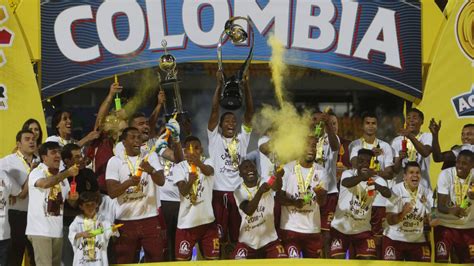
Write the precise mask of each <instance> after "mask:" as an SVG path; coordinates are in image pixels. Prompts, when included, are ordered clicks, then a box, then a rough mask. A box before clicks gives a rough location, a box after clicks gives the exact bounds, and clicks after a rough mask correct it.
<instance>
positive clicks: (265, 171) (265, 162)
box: [257, 136, 275, 182]
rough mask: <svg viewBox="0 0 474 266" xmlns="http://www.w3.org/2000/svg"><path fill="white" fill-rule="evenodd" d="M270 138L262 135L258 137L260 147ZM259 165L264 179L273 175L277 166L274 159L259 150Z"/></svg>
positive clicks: (259, 171) (259, 170) (260, 173)
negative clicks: (273, 161)
mask: <svg viewBox="0 0 474 266" xmlns="http://www.w3.org/2000/svg"><path fill="white" fill-rule="evenodd" d="M269 140H270V138H269V137H267V136H262V137H261V138H259V139H258V147H259V148H260V146H261V145H263V144H265V143H267V142H268V141H269ZM258 158H259V165H258V168H257V169H258V173H259V175H260V176H261V178H262V180H263V181H265V182H266V181H267V180H268V179H269V178H270V177H271V176H272V175H273V170H274V169H273V168H274V167H275V166H274V164H273V163H272V161H271V160H270V159H269V158H268V157H267V156H266V155H265V154H263V153H262V152H261V151H258Z"/></svg>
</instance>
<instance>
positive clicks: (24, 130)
mask: <svg viewBox="0 0 474 266" xmlns="http://www.w3.org/2000/svg"><path fill="white" fill-rule="evenodd" d="M23 134H33V135H35V133H33V132H32V131H31V130H29V129H22V130H20V131H18V133H16V142H21V137H22V136H23Z"/></svg>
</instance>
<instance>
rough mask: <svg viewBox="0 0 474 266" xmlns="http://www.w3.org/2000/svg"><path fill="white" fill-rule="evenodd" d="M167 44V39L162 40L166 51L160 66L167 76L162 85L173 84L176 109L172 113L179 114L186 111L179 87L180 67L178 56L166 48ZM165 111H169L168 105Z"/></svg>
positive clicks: (161, 58)
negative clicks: (178, 65)
mask: <svg viewBox="0 0 474 266" xmlns="http://www.w3.org/2000/svg"><path fill="white" fill-rule="evenodd" d="M167 45H168V43H167V42H166V40H163V41H161V46H163V49H164V50H165V53H164V54H163V55H162V56H161V57H160V62H159V67H160V69H161V71H163V72H164V73H165V78H164V80H162V81H161V85H162V86H163V87H164V86H173V90H174V98H173V104H174V110H173V112H172V113H177V114H178V115H182V114H184V113H185V112H184V111H183V103H182V101H181V93H180V88H179V82H180V80H178V69H177V67H176V58H175V57H174V56H173V55H172V54H170V53H168V50H167V49H166V47H167ZM165 112H167V110H166V106H165ZM167 116H171V114H167ZM178 121H179V119H178Z"/></svg>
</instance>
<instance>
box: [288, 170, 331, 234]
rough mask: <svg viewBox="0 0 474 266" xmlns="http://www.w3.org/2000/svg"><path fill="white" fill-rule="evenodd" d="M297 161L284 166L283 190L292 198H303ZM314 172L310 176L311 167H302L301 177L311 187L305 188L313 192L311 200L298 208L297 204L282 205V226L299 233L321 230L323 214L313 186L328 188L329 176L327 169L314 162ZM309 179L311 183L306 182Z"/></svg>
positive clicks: (311, 232) (306, 185)
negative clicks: (297, 172) (296, 168)
mask: <svg viewBox="0 0 474 266" xmlns="http://www.w3.org/2000/svg"><path fill="white" fill-rule="evenodd" d="M295 166H296V161H293V162H290V163H288V164H286V165H285V166H284V170H285V175H284V176H283V186H282V190H283V191H285V193H286V196H287V197H288V198H291V199H298V198H301V199H302V198H303V197H304V194H301V192H300V191H299V189H298V183H299V182H300V183H301V181H299V182H298V176H297V174H296V171H295ZM313 167H314V168H313V174H312V177H309V174H310V171H311V170H310V168H304V167H302V166H301V167H300V169H301V177H302V178H303V182H304V184H301V185H303V186H305V187H306V188H308V186H309V189H307V190H305V192H306V191H309V192H310V193H311V196H312V197H311V202H310V203H309V204H305V205H304V206H303V208H301V209H298V208H296V207H295V206H282V207H281V223H280V228H281V229H284V230H290V231H294V232H299V233H305V234H313V233H319V232H321V216H320V213H319V204H318V203H317V201H316V193H314V191H313V188H315V187H318V186H321V187H322V189H324V190H326V191H327V189H328V176H327V173H326V170H325V169H324V168H323V167H322V166H320V165H319V164H317V163H313ZM307 181H309V182H308V183H309V184H306V183H307Z"/></svg>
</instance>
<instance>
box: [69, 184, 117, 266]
mask: <svg viewBox="0 0 474 266" xmlns="http://www.w3.org/2000/svg"><path fill="white" fill-rule="evenodd" d="M99 197H100V196H99V195H98V194H97V193H96V192H92V191H86V192H83V193H81V195H80V197H79V200H78V204H79V208H80V209H81V211H82V214H80V215H78V216H76V218H75V219H74V221H73V222H72V224H71V225H70V226H69V241H70V242H71V245H72V247H73V249H74V263H73V265H108V264H109V263H108V260H107V246H108V243H109V239H110V237H111V236H112V235H113V234H114V233H115V232H116V231H117V229H116V228H115V227H113V226H112V224H111V223H110V222H109V221H108V220H106V219H105V218H104V217H103V216H102V215H100V214H97V207H98V204H99V201H100V198H99Z"/></svg>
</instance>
